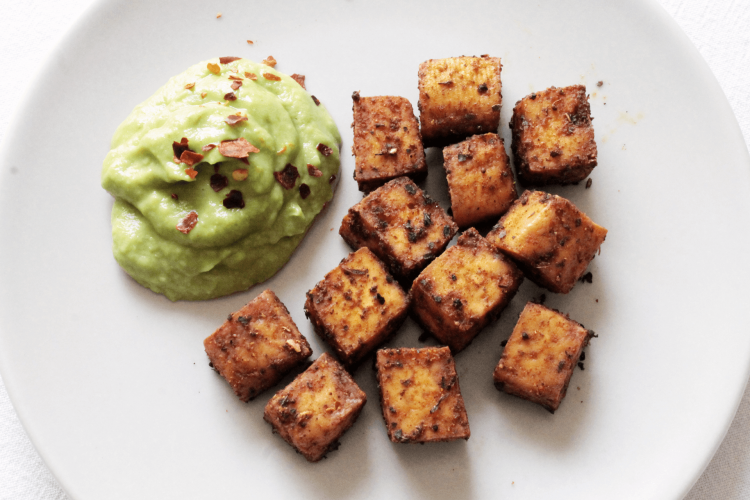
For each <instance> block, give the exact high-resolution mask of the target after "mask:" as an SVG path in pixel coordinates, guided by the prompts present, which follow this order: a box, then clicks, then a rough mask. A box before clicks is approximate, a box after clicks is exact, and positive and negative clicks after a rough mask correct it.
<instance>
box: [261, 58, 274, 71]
mask: <svg viewBox="0 0 750 500" xmlns="http://www.w3.org/2000/svg"><path fill="white" fill-rule="evenodd" d="M263 64H265V65H266V66H271V67H272V68H275V67H276V59H274V58H273V56H268V57H266V58H265V59H263Z"/></svg>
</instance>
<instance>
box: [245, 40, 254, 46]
mask: <svg viewBox="0 0 750 500" xmlns="http://www.w3.org/2000/svg"><path fill="white" fill-rule="evenodd" d="M254 43H255V42H253V41H252V40H248V41H247V44H248V45H252V44H254Z"/></svg>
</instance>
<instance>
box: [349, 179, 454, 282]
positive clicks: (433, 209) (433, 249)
mask: <svg viewBox="0 0 750 500" xmlns="http://www.w3.org/2000/svg"><path fill="white" fill-rule="evenodd" d="M457 231H458V226H456V223H455V222H453V219H451V218H450V217H449V216H448V214H446V213H445V211H444V210H443V209H442V208H440V205H438V204H437V202H435V201H432V200H431V199H430V198H429V197H427V195H426V194H424V193H423V192H422V190H421V189H419V187H417V185H416V184H414V182H413V181H412V180H411V179H409V178H408V177H399V178H398V179H394V180H392V181H390V182H388V183H387V184H385V185H384V186H381V187H380V188H378V189H376V190H375V191H373V192H372V193H370V194H369V195H367V196H366V197H365V198H364V199H363V200H362V201H360V202H359V203H357V204H356V205H354V206H353V207H352V208H350V209H349V213H347V214H346V216H345V217H344V220H343V221H342V222H341V228H340V229H339V234H340V235H341V236H342V237H343V238H344V240H345V241H346V242H347V243H348V244H349V245H350V246H351V247H352V248H353V249H355V250H356V249H358V248H360V247H367V248H369V249H370V250H372V253H374V254H375V255H377V256H378V258H380V260H382V261H383V262H385V263H386V265H388V268H389V269H390V270H391V272H392V273H393V274H394V275H395V276H396V277H397V278H399V279H401V280H403V281H404V282H409V283H410V282H411V280H413V279H414V277H415V276H416V275H417V274H419V272H420V271H421V270H422V269H424V267H425V266H426V265H427V264H429V263H430V262H431V261H432V260H433V259H434V258H435V257H436V256H437V255H439V254H440V253H441V252H442V251H443V250H444V249H445V247H447V246H448V243H449V242H450V240H451V238H453V235H455V234H456V232H457Z"/></svg>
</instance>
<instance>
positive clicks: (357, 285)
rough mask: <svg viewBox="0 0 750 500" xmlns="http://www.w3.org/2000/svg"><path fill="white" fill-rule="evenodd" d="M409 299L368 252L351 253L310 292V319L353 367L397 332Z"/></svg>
mask: <svg viewBox="0 0 750 500" xmlns="http://www.w3.org/2000/svg"><path fill="white" fill-rule="evenodd" d="M408 312H409V299H408V297H407V295H406V293H404V291H403V290H402V289H401V287H400V286H399V284H398V283H397V282H396V280H394V279H393V278H392V277H391V275H390V274H388V271H387V270H386V268H385V264H383V263H382V262H381V261H380V259H378V258H377V257H376V256H375V254H373V253H372V252H371V251H370V249H369V248H366V247H363V248H360V249H359V250H357V251H356V252H353V253H351V254H349V256H348V257H346V258H345V259H344V260H342V261H341V264H339V266H338V267H337V268H336V269H334V270H333V271H331V272H330V273H328V274H327V275H326V277H325V278H324V279H323V280H322V281H321V282H320V283H318V284H317V285H315V288H313V289H312V290H310V291H309V292H307V300H306V301H305V315H307V317H308V318H310V321H311V322H312V324H313V326H314V327H315V333H317V334H318V335H319V336H320V337H321V338H322V339H323V340H325V341H326V342H328V344H330V345H331V347H333V348H334V350H335V351H336V355H337V356H338V357H339V359H340V360H341V361H342V362H343V363H344V365H345V366H346V367H347V368H349V369H351V368H353V367H354V366H356V364H357V363H359V361H361V360H362V358H364V357H365V356H366V355H367V354H369V353H370V352H372V351H373V350H374V349H375V348H376V347H377V346H378V345H380V344H382V343H383V342H385V341H386V340H388V338H389V337H390V336H391V335H392V334H394V333H395V332H396V330H398V328H399V327H400V326H401V325H402V324H403V322H404V320H405V319H406V316H407V314H408Z"/></svg>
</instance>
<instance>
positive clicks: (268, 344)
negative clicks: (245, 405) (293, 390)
mask: <svg viewBox="0 0 750 500" xmlns="http://www.w3.org/2000/svg"><path fill="white" fill-rule="evenodd" d="M203 346H204V347H205V348H206V354H208V359H210V360H211V365H212V366H213V368H214V369H215V370H216V371H217V372H219V374H220V375H221V376H222V377H224V378H225V379H226V380H227V382H229V385H231V386H232V389H234V392H235V394H237V396H238V397H239V398H240V399H241V400H242V401H249V400H251V399H253V398H254V397H255V396H257V395H258V394H260V393H261V392H263V391H264V390H266V389H268V388H269V387H271V386H273V385H274V384H276V383H277V382H278V381H279V380H281V378H282V377H283V376H284V375H286V374H287V373H288V372H289V371H290V370H292V368H294V367H295V366H297V365H299V364H300V363H302V362H303V361H304V360H306V359H307V358H309V357H310V355H311V354H312V349H310V345H309V344H308V343H307V339H306V338H305V337H304V336H303V335H302V334H301V333H300V332H299V330H298V329H297V325H295V324H294V320H292V317H291V316H290V315H289V311H288V310H287V308H286V306H285V305H284V304H283V303H282V302H281V301H280V300H279V298H278V297H277V296H276V294H275V293H273V292H272V291H271V290H265V291H264V292H263V293H261V294H260V295H258V296H257V297H256V298H255V299H253V300H252V301H250V303H249V304H247V305H246V306H244V307H243V308H242V309H240V310H239V311H237V312H235V313H233V314H230V315H229V317H228V318H227V320H226V321H225V322H224V324H223V325H221V326H220V327H219V329H218V330H216V331H215V332H214V333H213V334H211V335H210V336H209V337H208V338H207V339H206V340H204V341H203Z"/></svg>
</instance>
